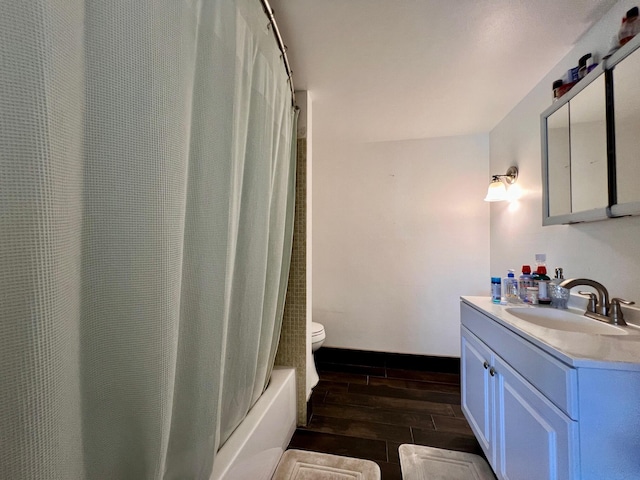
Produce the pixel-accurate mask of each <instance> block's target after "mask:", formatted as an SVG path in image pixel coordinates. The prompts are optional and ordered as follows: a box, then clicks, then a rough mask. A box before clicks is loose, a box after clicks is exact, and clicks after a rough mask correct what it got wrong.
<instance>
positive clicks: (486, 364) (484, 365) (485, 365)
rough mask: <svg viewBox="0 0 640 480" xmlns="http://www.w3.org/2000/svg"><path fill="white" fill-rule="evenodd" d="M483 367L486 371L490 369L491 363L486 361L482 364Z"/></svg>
mask: <svg viewBox="0 0 640 480" xmlns="http://www.w3.org/2000/svg"><path fill="white" fill-rule="evenodd" d="M482 366H483V367H484V369H485V370H486V369H487V368H489V362H487V361H486V360H485V362H484V363H483V364H482Z"/></svg>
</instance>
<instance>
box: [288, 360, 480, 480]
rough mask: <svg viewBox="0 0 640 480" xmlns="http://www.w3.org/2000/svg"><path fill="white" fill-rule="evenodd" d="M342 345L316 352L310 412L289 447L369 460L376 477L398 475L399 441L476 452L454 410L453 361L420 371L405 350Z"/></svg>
mask: <svg viewBox="0 0 640 480" xmlns="http://www.w3.org/2000/svg"><path fill="white" fill-rule="evenodd" d="M322 350H323V349H321V350H319V351H318V352H322ZM350 352H351V351H341V350H339V349H327V351H326V353H325V354H324V355H316V365H317V369H318V374H319V376H320V382H319V383H318V385H317V386H316V387H315V388H314V389H313V393H312V395H311V411H312V414H311V418H310V420H309V423H308V425H307V426H306V427H300V428H298V429H297V430H296V431H295V433H294V435H293V438H292V439H291V443H290V444H289V448H296V449H300V450H311V451H315V452H323V453H331V454H335V455H344V456H349V457H355V458H364V459H368V460H373V461H374V462H376V463H377V464H378V465H380V469H381V471H382V479H383V480H394V479H401V478H402V474H401V471H400V458H399V455H398V447H399V446H400V445H401V444H403V443H412V444H416V445H427V446H432V447H438V448H446V449H449V450H458V451H461V452H469V453H475V454H478V455H481V456H484V455H483V453H482V450H481V448H480V445H479V444H478V442H477V440H476V438H475V437H474V435H473V433H472V431H471V429H470V428H469V425H468V423H467V421H466V419H465V418H464V416H463V414H462V410H461V409H460V375H459V373H457V370H455V373H454V369H456V368H457V367H455V366H454V367H451V365H450V362H449V364H445V368H444V370H445V371H428V370H425V366H424V365H420V366H419V369H415V368H412V367H413V365H412V363H413V362H412V361H411V360H412V358H411V356H399V355H395V354H390V355H388V356H387V355H385V354H380V353H374V352H357V351H356V352H355V353H356V355H353V354H350ZM403 357H406V358H403ZM327 360H328V361H327ZM399 360H400V361H399ZM426 368H430V369H434V368H433V365H432V364H430V365H429V366H427V367H426ZM435 368H438V365H436V367H435Z"/></svg>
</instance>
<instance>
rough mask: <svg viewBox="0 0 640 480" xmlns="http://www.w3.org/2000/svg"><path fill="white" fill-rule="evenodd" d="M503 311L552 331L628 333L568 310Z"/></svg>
mask: <svg viewBox="0 0 640 480" xmlns="http://www.w3.org/2000/svg"><path fill="white" fill-rule="evenodd" d="M505 310H506V311H507V312H509V313H510V314H511V315H513V316H514V317H518V318H519V319H521V320H526V321H527V322H529V323H533V324H535V325H539V326H540V327H545V328H551V329H554V330H564V331H567V332H580V333H591V334H594V335H628V334H629V333H630V332H629V330H628V329H627V328H624V327H618V326H616V325H610V324H607V323H604V322H600V321H598V320H594V319H592V318H588V317H585V316H584V315H579V314H577V313H573V312H571V311H569V310H558V309H555V308H535V307H533V308H532V307H507V308H506V309H505Z"/></svg>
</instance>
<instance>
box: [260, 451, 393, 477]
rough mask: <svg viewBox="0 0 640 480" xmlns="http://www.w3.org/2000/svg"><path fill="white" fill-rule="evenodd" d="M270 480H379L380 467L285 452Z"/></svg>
mask: <svg viewBox="0 0 640 480" xmlns="http://www.w3.org/2000/svg"><path fill="white" fill-rule="evenodd" d="M272 480H380V467H378V465H377V464H376V463H375V462H372V461H370V460H361V459H359V458H351V457H340V456H338V455H329V454H326V453H316V452H305V451H303V450H287V451H286V452H284V455H282V458H281V459H280V463H279V464H278V468H276V473H274V474H273V478H272Z"/></svg>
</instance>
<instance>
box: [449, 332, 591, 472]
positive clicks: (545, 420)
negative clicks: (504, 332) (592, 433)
mask: <svg viewBox="0 0 640 480" xmlns="http://www.w3.org/2000/svg"><path fill="white" fill-rule="evenodd" d="M461 369H462V410H463V411H464V413H465V416H466V417H467V420H468V421H469V423H470V424H471V428H472V429H473V430H474V432H475V433H476V435H477V438H478V441H479V442H480V443H481V444H482V447H483V449H484V451H485V455H486V456H487V458H488V459H489V463H490V464H491V466H492V467H493V470H494V471H495V472H496V474H497V475H498V478H501V479H507V478H509V479H536V480H538V479H539V480H542V479H570V478H580V477H579V475H577V472H576V468H575V467H574V465H572V464H575V460H574V459H573V458H572V455H571V452H570V450H571V448H572V447H573V444H574V443H575V437H576V435H575V433H576V429H577V425H576V422H574V421H572V420H571V419H570V418H569V417H568V416H567V415H566V414H564V413H562V412H561V411H560V410H559V409H558V408H557V407H555V406H554V405H553V404H552V403H551V402H549V400H547V399H546V398H545V397H544V396H543V395H542V394H541V393H540V392H539V391H538V390H536V389H535V387H533V386H532V385H531V384H530V383H529V382H527V380H526V379H524V378H523V377H522V376H521V375H519V374H518V373H517V372H516V371H515V370H513V369H512V368H511V367H510V366H509V364H508V363H507V362H506V361H505V360H504V359H502V358H501V357H500V356H499V355H497V354H496V353H495V352H494V351H493V350H491V349H490V348H489V347H488V346H487V345H485V344H484V343H482V342H481V341H480V340H479V339H478V338H477V337H476V336H475V335H473V334H472V333H471V332H470V331H469V330H467V329H466V328H464V327H462V356H461Z"/></svg>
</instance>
